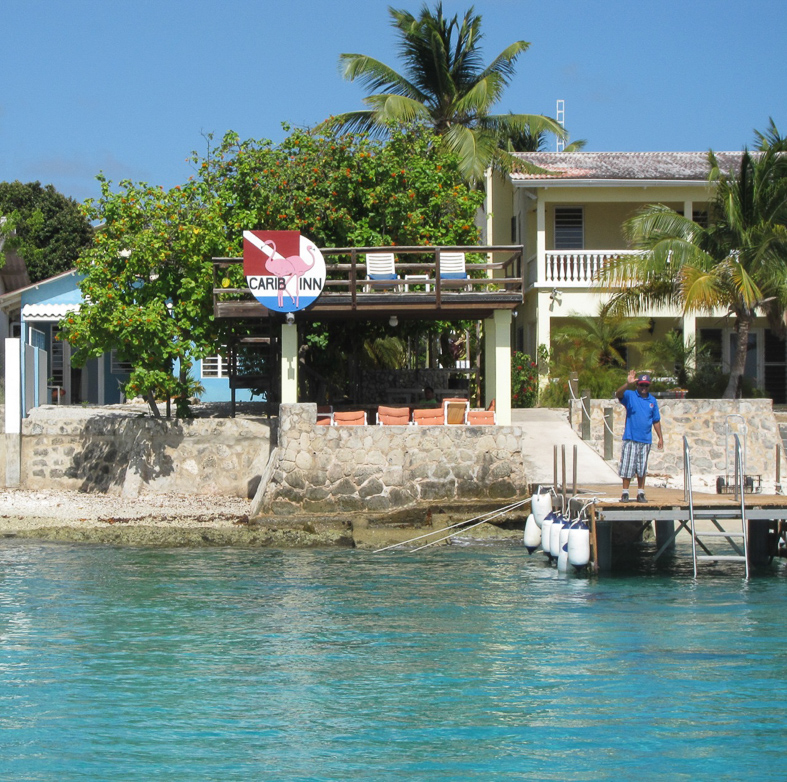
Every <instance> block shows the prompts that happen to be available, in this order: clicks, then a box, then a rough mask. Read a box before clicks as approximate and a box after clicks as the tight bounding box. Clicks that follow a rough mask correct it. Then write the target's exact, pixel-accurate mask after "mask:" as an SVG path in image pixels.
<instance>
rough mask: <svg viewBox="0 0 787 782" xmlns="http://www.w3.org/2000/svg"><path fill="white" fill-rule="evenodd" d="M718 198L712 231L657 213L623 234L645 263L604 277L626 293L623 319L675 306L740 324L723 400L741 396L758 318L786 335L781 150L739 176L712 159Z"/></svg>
mask: <svg viewBox="0 0 787 782" xmlns="http://www.w3.org/2000/svg"><path fill="white" fill-rule="evenodd" d="M708 159H709V161H710V166H711V171H710V181H711V182H712V183H714V184H715V194H714V198H713V204H712V209H711V211H710V215H709V223H708V226H707V227H703V226H701V225H698V224H697V223H695V222H694V221H692V220H691V219H690V218H689V217H684V216H682V215H679V214H677V213H675V212H674V211H673V210H672V209H670V208H668V207H666V206H663V205H658V204H656V205H651V206H648V207H646V208H645V209H644V210H642V211H641V212H639V213H638V214H636V215H635V216H634V217H632V218H631V219H630V220H628V221H627V222H626V224H625V226H624V230H625V233H626V236H627V238H628V240H629V242H630V243H631V245H632V246H633V247H635V248H637V249H640V250H642V251H643V253H642V254H641V255H638V256H634V257H626V258H621V259H620V260H618V261H617V262H615V263H612V264H610V265H609V267H608V268H607V269H606V272H605V278H604V279H605V281H606V282H607V284H609V285H612V286H616V287H619V288H620V290H619V291H618V292H617V293H616V294H615V296H614V298H613V302H614V303H613V306H614V308H615V310H616V311H617V312H624V313H626V312H636V311H641V310H642V308H644V307H646V306H652V305H673V306H677V307H680V308H681V309H682V310H683V311H684V312H711V311H712V310H714V309H716V308H722V309H724V310H726V311H728V312H729V313H730V314H732V315H734V316H735V328H736V331H737V339H736V351H735V356H734V359H733V361H732V366H731V368H730V378H729V383H728V384H727V388H726V390H725V392H724V398H727V399H732V398H735V397H737V396H739V395H740V391H741V379H742V377H743V372H744V368H745V365H746V353H747V349H748V339H749V332H750V330H751V327H752V324H753V322H754V319H755V318H756V317H757V315H758V313H763V314H764V315H766V316H767V317H768V318H769V321H770V323H771V327H772V328H774V329H776V330H778V331H781V330H783V327H784V321H783V317H784V313H785V308H786V307H787V263H786V261H787V227H786V226H787V160H785V159H784V157H783V155H782V154H781V153H780V151H779V147H778V145H771V146H769V147H768V148H767V149H765V151H763V152H761V153H758V154H754V155H753V154H750V153H749V152H748V151H747V150H745V151H744V152H743V154H742V155H741V160H740V166H739V168H738V170H736V171H722V170H721V168H720V166H719V163H718V160H717V159H716V157H715V155H714V154H713V153H712V152H711V153H709V155H708Z"/></svg>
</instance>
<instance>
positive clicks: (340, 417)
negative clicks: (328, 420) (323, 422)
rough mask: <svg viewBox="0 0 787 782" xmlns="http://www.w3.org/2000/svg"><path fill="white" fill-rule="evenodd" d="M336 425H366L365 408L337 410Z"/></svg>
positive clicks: (334, 415) (334, 420)
mask: <svg viewBox="0 0 787 782" xmlns="http://www.w3.org/2000/svg"><path fill="white" fill-rule="evenodd" d="M333 425H334V426H366V411H365V410H342V411H339V410H337V411H336V412H335V413H334V414H333Z"/></svg>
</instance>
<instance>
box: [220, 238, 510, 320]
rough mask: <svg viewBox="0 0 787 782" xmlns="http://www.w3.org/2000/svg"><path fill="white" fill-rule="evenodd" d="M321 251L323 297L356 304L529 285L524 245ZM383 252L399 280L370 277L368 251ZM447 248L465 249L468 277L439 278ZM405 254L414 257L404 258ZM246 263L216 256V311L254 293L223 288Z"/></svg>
mask: <svg viewBox="0 0 787 782" xmlns="http://www.w3.org/2000/svg"><path fill="white" fill-rule="evenodd" d="M321 252H322V255H323V257H324V258H325V263H326V281H325V288H324V289H323V293H322V297H326V296H327V297H329V298H331V297H340V298H343V299H344V298H348V297H349V301H350V305H351V307H352V308H355V306H356V305H357V303H358V301H363V300H364V298H366V297H370V296H374V295H378V296H379V295H380V294H381V293H384V294H385V295H395V296H403V295H406V296H407V297H415V298H416V299H429V300H431V301H434V303H435V306H436V307H437V308H439V307H440V304H441V299H442V298H443V296H444V295H445V294H449V293H458V292H460V291H462V292H469V293H483V294H493V293H496V292H503V293H507V294H514V295H518V296H519V297H521V296H522V295H523V292H524V289H525V280H524V264H523V263H522V253H523V247H522V246H521V245H483V246H481V245H454V246H443V247H436V246H432V247H423V246H413V247H402V246H387V247H379V246H378V247H327V248H321ZM379 252H391V253H393V254H394V255H395V256H396V265H395V271H396V273H397V274H398V275H399V278H400V279H399V280H396V281H390V280H369V279H367V277H366V263H365V256H366V254H367V253H379ZM443 252H462V253H465V256H466V271H467V274H468V277H467V279H459V280H457V279H443V278H442V277H441V274H440V254H441V253H443ZM403 256H408V257H409V258H411V259H412V260H407V261H403V260H402V257H403ZM482 258H483V260H480V259H482ZM242 264H243V259H242V258H214V259H213V271H214V280H213V303H214V311H215V310H216V305H217V304H218V303H220V302H221V301H227V300H236V301H237V300H238V299H239V298H249V299H251V298H253V297H252V294H251V292H250V291H249V290H248V288H245V287H243V288H236V287H229V286H228V287H222V285H221V284H220V282H221V281H220V278H219V277H220V275H222V276H224V277H225V278H226V276H227V271H226V270H228V269H230V268H232V267H237V266H238V265H242ZM322 297H321V298H322Z"/></svg>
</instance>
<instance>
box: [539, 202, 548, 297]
mask: <svg viewBox="0 0 787 782" xmlns="http://www.w3.org/2000/svg"><path fill="white" fill-rule="evenodd" d="M537 193H538V201H536V264H537V266H538V268H537V272H536V282H545V281H546V280H545V279H544V259H545V257H546V252H547V209H546V203H545V202H544V191H543V190H538V191H537Z"/></svg>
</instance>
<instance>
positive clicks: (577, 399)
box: [568, 383, 623, 440]
mask: <svg viewBox="0 0 787 782" xmlns="http://www.w3.org/2000/svg"><path fill="white" fill-rule="evenodd" d="M568 392H569V394H571V398H572V399H573V400H574V401H575V402H581V403H582V410H583V412H584V413H585V415H586V416H587V417H588V418H590V410H589V409H588V407H587V405H586V404H585V399H586V397H584V396H576V395H575V394H574V389H573V388H572V387H571V383H569V384H568ZM601 420H602V421H603V422H604V427H605V428H606V430H607V431H608V432H609V433H610V434H611V435H612V436H613V437H614V438H616V439H618V440H622V439H623V436H622V435H616V434H615V433H614V432H613V431H612V429H610V428H609V424H608V423H607V418H606V416H602V417H601Z"/></svg>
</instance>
